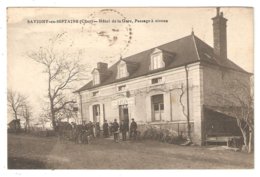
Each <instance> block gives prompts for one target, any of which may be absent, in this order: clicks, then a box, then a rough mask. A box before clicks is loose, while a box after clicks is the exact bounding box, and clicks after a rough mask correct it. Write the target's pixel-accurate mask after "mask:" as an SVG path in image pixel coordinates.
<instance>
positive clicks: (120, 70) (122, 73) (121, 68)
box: [117, 61, 128, 79]
mask: <svg viewBox="0 0 260 177" xmlns="http://www.w3.org/2000/svg"><path fill="white" fill-rule="evenodd" d="M127 76H128V72H127V67H126V63H125V62H124V61H120V63H119V64H118V66H117V79H120V78H123V77H127Z"/></svg>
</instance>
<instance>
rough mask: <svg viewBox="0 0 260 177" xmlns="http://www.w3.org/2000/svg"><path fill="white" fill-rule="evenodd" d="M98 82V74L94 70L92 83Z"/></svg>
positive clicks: (96, 83)
mask: <svg viewBox="0 0 260 177" xmlns="http://www.w3.org/2000/svg"><path fill="white" fill-rule="evenodd" d="M98 84H100V76H99V72H98V71H97V70H95V71H94V72H93V85H98Z"/></svg>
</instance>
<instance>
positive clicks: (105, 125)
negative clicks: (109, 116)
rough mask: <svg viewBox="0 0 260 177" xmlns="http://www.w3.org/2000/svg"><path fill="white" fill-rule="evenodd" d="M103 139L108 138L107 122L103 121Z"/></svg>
mask: <svg viewBox="0 0 260 177" xmlns="http://www.w3.org/2000/svg"><path fill="white" fill-rule="evenodd" d="M103 137H104V138H107V137H109V131H108V123H107V120H105V121H104V124H103Z"/></svg>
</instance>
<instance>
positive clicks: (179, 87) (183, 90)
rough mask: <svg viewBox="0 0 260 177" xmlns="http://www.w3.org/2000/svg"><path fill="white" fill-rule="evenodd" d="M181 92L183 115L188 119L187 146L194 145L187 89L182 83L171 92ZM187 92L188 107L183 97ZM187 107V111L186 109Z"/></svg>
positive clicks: (180, 99) (180, 100) (180, 101)
mask: <svg viewBox="0 0 260 177" xmlns="http://www.w3.org/2000/svg"><path fill="white" fill-rule="evenodd" d="M174 90H176V91H180V94H179V103H180V105H181V107H182V114H183V115H184V116H185V118H186V121H187V143H186V145H190V144H191V143H192V138H191V125H190V115H189V105H188V104H189V103H188V102H189V100H188V99H189V97H188V91H187V87H186V88H185V86H184V84H183V83H182V84H181V85H180V86H177V87H173V89H170V91H174ZM185 90H186V91H187V95H186V97H187V103H186V106H185V104H184V103H183V98H184V97H183V96H184V94H185ZM185 107H186V109H185Z"/></svg>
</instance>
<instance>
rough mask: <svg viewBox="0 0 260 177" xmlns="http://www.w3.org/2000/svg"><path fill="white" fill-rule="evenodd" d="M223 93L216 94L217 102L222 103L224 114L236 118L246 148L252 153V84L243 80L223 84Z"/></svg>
mask: <svg viewBox="0 0 260 177" xmlns="http://www.w3.org/2000/svg"><path fill="white" fill-rule="evenodd" d="M223 85H224V86H223V91H222V92H221V94H220V93H214V95H216V96H217V97H216V101H217V102H218V103H221V105H222V106H221V107H220V108H219V109H221V111H222V112H224V113H226V114H227V115H229V116H232V117H234V118H236V120H237V125H238V127H239V129H240V131H241V133H242V136H243V140H244V147H245V149H246V150H247V151H248V153H251V152H252V144H253V133H254V94H253V89H252V87H253V86H252V84H251V86H250V83H249V82H243V81H242V80H233V81H230V82H227V83H224V84H223Z"/></svg>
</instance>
